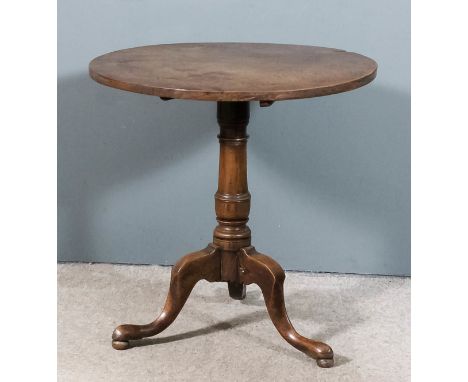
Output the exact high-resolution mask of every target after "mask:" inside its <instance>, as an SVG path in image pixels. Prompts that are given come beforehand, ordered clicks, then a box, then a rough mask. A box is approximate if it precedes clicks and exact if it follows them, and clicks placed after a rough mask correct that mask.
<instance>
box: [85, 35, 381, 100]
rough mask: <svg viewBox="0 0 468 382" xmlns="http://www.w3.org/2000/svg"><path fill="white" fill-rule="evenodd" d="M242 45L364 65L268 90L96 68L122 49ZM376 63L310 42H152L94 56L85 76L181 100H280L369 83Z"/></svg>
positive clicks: (336, 90)
mask: <svg viewBox="0 0 468 382" xmlns="http://www.w3.org/2000/svg"><path fill="white" fill-rule="evenodd" d="M235 45H238V46H243V47H261V46H263V47H270V48H276V47H277V48H295V49H304V50H313V49H317V50H323V51H324V52H330V53H337V54H341V55H343V57H346V58H351V57H353V58H354V59H360V60H362V62H363V63H364V62H365V63H366V64H367V66H368V67H366V70H365V71H363V73H362V75H359V76H355V77H353V78H350V79H349V80H348V81H338V82H335V83H334V82H333V81H330V83H328V84H326V85H324V86H313V87H311V86H309V87H308V86H304V87H302V88H301V87H296V88H294V89H286V88H285V89H271V90H268V91H266V90H261V91H255V90H248V91H247V90H246V91H239V90H232V91H231V90H226V89H223V90H206V89H202V88H200V89H188V88H180V87H179V88H176V87H172V86H169V87H168V86H160V85H158V86H155V85H154V84H152V85H148V84H144V83H138V82H131V81H128V80H125V79H123V78H116V76H114V77H113V76H111V75H108V74H107V75H106V73H103V71H102V70H100V67H99V65H100V64H101V63H102V62H105V61H106V59H109V58H111V57H112V56H114V55H116V56H118V55H119V54H123V53H124V52H129V51H137V50H141V49H142V48H143V49H151V48H153V49H161V48H164V47H169V48H176V47H207V46H209V47H216V46H218V47H219V46H226V47H227V46H231V47H233V46H235ZM377 67H378V65H377V63H376V62H375V61H374V60H373V59H371V58H369V57H366V56H364V55H362V54H359V53H355V52H349V51H345V50H342V49H336V48H328V47H321V46H312V45H300V44H277V43H251V42H250V43H243V42H205V43H171V44H155V45H144V46H137V47H132V48H126V49H120V50H115V51H112V52H109V53H106V54H103V55H100V56H97V57H95V58H94V59H93V60H92V61H91V62H90V63H89V75H90V76H91V78H92V79H93V80H95V81H96V82H98V83H100V84H102V85H106V86H109V87H112V88H116V89H120V90H124V91H130V92H134V93H140V94H146V95H152V96H158V97H161V98H169V99H185V100H204V101H281V100H293V99H304V98H313V97H320V96H325V95H331V94H337V93H342V92H346V91H350V90H353V89H357V88H359V87H362V86H364V85H366V84H368V83H370V82H371V81H372V80H373V79H374V78H375V77H376V75H377Z"/></svg>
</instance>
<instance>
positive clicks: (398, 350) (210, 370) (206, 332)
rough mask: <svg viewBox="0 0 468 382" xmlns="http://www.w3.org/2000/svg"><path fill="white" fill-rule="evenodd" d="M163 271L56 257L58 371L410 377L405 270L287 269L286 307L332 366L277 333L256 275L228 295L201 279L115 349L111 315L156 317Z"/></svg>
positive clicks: (169, 377) (136, 376) (147, 377)
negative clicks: (154, 326) (147, 331)
mask: <svg viewBox="0 0 468 382" xmlns="http://www.w3.org/2000/svg"><path fill="white" fill-rule="evenodd" d="M169 276H170V268H168V267H158V266H126V265H109V264H60V265H59V266H58V287H59V289H58V377H59V381H80V382H81V381H83V382H88V381H127V382H128V381H223V382H227V381H319V382H324V381H369V382H378V381H398V382H401V381H409V380H410V279H409V278H399V277H379V276H376V277H373V276H353V275H329V274H310V273H294V272H288V273H287V276H286V282H285V293H286V305H287V308H288V311H289V316H290V318H291V320H292V322H293V324H294V325H295V327H296V329H297V330H298V331H299V332H300V333H301V334H303V335H305V336H308V337H311V338H316V339H320V340H323V341H325V342H327V343H328V344H330V345H331V346H332V347H333V349H334V351H335V354H336V366H335V367H334V368H332V369H320V368H319V367H317V365H316V363H315V361H313V360H311V359H309V358H307V357H306V356H305V355H304V354H302V353H301V352H299V351H297V350H296V349H294V348H292V347H291V346H290V345H289V344H288V343H286V341H284V340H283V339H282V338H281V337H280V336H279V334H278V333H277V331H276V329H275V328H274V326H273V325H272V324H271V322H270V320H269V317H268V315H267V313H266V310H265V308H264V305H263V299H262V295H261V292H260V289H259V288H258V287H257V286H254V285H252V286H248V287H247V297H246V299H245V300H244V301H235V300H232V299H230V298H229V297H228V292H227V285H226V284H225V283H213V284H210V283H208V282H205V281H202V282H200V283H199V284H197V286H196V287H195V289H194V290H193V292H192V295H191V296H190V298H189V300H188V302H187V304H186V305H185V308H184V309H183V310H182V312H181V314H180V315H179V317H178V318H177V320H176V321H175V322H174V323H173V324H172V326H170V327H169V328H168V329H166V331H164V332H163V333H161V334H159V335H158V336H156V337H154V338H153V339H150V340H141V341H140V345H141V346H139V347H134V348H131V349H129V350H126V351H116V350H113V349H112V347H111V340H110V339H111V333H112V330H113V329H114V327H115V326H116V325H117V324H120V323H147V322H149V321H151V320H152V319H153V318H154V317H155V315H156V313H158V311H159V309H160V308H161V307H162V305H163V303H164V300H165V297H166V292H167V288H168V285H169ZM38 313H39V314H40V312H38Z"/></svg>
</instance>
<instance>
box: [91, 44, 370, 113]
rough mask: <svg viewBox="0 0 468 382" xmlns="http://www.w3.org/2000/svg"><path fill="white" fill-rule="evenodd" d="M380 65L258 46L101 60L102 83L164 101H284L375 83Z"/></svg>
mask: <svg viewBox="0 0 468 382" xmlns="http://www.w3.org/2000/svg"><path fill="white" fill-rule="evenodd" d="M376 72H377V64H376V62H375V61H374V60H372V59H370V58H367V57H365V56H362V55H360V54H357V53H351V52H346V51H343V50H338V49H331V48H322V47H315V46H305V45H285V44H255V43H193V44H166V45H151V46H143V47H137V48H130V49H124V50H119V51H116V52H112V53H108V54H105V55H103V56H100V57H97V58H95V59H94V60H93V61H91V63H90V65H89V73H90V75H91V77H92V78H93V79H94V80H96V81H97V82H99V83H101V84H104V85H107V86H110V87H114V88H117V89H122V90H127V91H131V92H135V93H143V94H149V95H154V96H159V97H162V98H165V99H170V98H179V99H193V100H211V101H255V100H256V101H263V102H264V105H267V103H265V102H266V101H279V100H286V99H298V98H310V97H318V96H324V95H328V94H334V93H340V92H345V91H349V90H352V89H356V88H358V87H361V86H363V85H365V84H367V83H369V82H371V81H372V80H373V79H374V78H375V76H376Z"/></svg>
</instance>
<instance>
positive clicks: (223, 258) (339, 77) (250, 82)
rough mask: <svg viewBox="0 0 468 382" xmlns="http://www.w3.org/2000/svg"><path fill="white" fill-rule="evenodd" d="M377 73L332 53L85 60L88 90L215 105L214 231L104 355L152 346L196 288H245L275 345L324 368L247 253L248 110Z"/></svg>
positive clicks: (272, 266) (265, 268)
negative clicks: (257, 301) (277, 338)
mask: <svg viewBox="0 0 468 382" xmlns="http://www.w3.org/2000/svg"><path fill="white" fill-rule="evenodd" d="M376 71H377V64H376V63H375V61H373V60H371V59H370V58H367V57H364V56H362V55H359V54H356V53H351V52H346V51H343V50H338V49H329V48H321V47H314V46H301V45H283V44H245V43H202V44H168V45H154V46H143V47H138V48H132V49H125V50H120V51H116V52H112V53H108V54H105V55H103V56H100V57H97V58H95V59H94V60H93V61H91V63H90V65H89V73H90V75H91V77H92V78H93V79H94V80H96V81H97V82H99V83H101V84H103V85H107V86H110V87H114V88H117V89H122V90H127V91H131V92H135V93H143V94H149V95H154V96H159V97H160V98H162V99H163V100H169V99H173V98H177V99H191V100H204V101H216V102H217V104H218V111H217V118H218V123H219V126H220V133H219V135H218V138H219V142H220V158H219V179H218V190H217V192H216V194H215V210H216V219H217V221H218V225H217V227H216V228H215V229H214V234H213V242H212V243H210V244H209V245H208V246H207V247H206V248H205V249H202V250H201V251H197V252H193V253H190V254H188V255H186V256H184V257H182V258H181V259H180V260H179V261H178V262H177V263H176V264H175V265H174V267H173V268H172V272H171V282H170V286H169V293H168V296H167V299H166V303H165V305H164V308H163V310H162V312H161V313H160V314H159V316H158V317H157V318H156V319H155V320H154V321H153V322H151V323H150V324H147V325H129V324H125V325H120V326H118V327H117V328H116V329H115V331H114V333H113V335H112V346H113V347H114V348H115V349H118V350H124V349H128V348H129V347H130V342H129V341H131V340H137V339H141V338H144V337H150V336H154V335H155V334H158V333H160V332H161V331H163V330H164V329H166V328H167V327H168V326H169V325H170V324H171V323H172V322H173V321H174V320H175V318H176V317H177V315H178V314H179V312H180V311H181V309H182V307H183V305H184V304H185V302H186V301H187V298H188V297H189V294H190V292H191V291H192V289H193V287H194V286H195V284H196V283H197V282H198V281H199V280H202V279H204V280H208V281H211V282H213V281H224V282H227V283H228V289H229V295H230V296H231V297H232V298H234V299H243V298H244V297H245V290H246V289H245V286H246V285H248V284H252V283H255V284H257V285H258V286H259V287H260V289H261V290H262V293H263V297H264V299H265V304H266V308H267V310H268V313H269V315H270V318H271V320H272V321H273V324H274V325H275V327H276V329H277V330H278V332H279V333H280V334H281V336H282V337H283V338H284V339H285V340H286V341H288V342H289V343H290V344H291V345H292V346H294V347H295V348H297V349H298V350H300V351H302V352H304V353H305V354H307V355H308V356H310V357H312V358H314V359H315V360H316V361H317V364H318V365H319V366H320V367H331V366H333V362H334V361H333V351H332V349H331V347H330V346H328V345H326V344H324V343H322V342H318V341H315V340H311V339H308V338H305V337H303V336H301V335H300V334H299V333H297V331H296V330H295V329H294V327H293V326H292V324H291V322H290V321H289V318H288V315H287V312H286V308H285V304H284V294H283V282H284V279H285V274H284V271H283V269H282V268H281V266H280V265H279V264H278V263H277V262H276V261H274V260H273V259H272V258H270V257H269V256H266V255H264V254H261V253H259V252H257V250H256V249H255V248H254V247H253V246H252V245H251V233H250V229H249V227H248V226H247V224H246V223H247V221H248V217H249V210H250V193H249V190H248V188H247V138H248V135H247V134H246V127H247V124H248V122H249V102H250V101H259V102H260V106H270V105H271V104H272V103H273V102H274V101H281V100H288V99H299V98H310V97H318V96H324V95H328V94H334V93H340V92H345V91H348V90H352V89H355V88H358V87H360V86H363V85H366V84H367V83H369V82H371V81H372V80H373V79H374V78H375V76H376Z"/></svg>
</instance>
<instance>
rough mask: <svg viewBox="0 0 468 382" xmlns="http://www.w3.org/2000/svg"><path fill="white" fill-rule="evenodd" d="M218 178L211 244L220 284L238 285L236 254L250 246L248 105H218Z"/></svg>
mask: <svg viewBox="0 0 468 382" xmlns="http://www.w3.org/2000/svg"><path fill="white" fill-rule="evenodd" d="M217 118H218V123H219V126H220V133H219V135H218V138H219V143H220V154H219V178H218V190H217V191H216V194H215V210H216V220H217V221H218V226H217V227H216V228H215V230H214V234H213V236H214V237H213V242H214V243H215V244H216V245H218V246H219V247H220V248H221V249H222V266H221V277H222V280H223V281H232V282H236V281H238V258H237V253H238V251H239V250H240V249H241V248H243V247H248V246H250V237H251V234H250V228H249V227H248V226H247V221H248V220H249V211H250V193H249V189H248V186H247V139H248V135H247V133H246V129H247V125H248V123H249V103H248V102H218V112H217Z"/></svg>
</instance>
